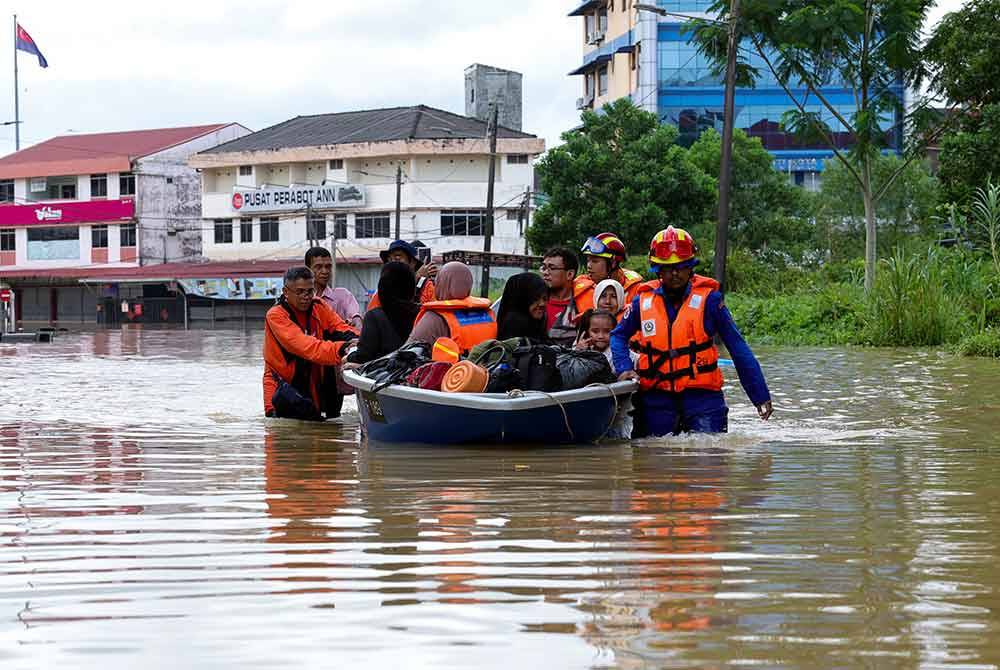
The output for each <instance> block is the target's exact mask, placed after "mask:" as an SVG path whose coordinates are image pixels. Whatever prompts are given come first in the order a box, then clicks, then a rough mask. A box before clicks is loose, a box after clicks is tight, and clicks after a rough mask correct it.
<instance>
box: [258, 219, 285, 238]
mask: <svg viewBox="0 0 1000 670" xmlns="http://www.w3.org/2000/svg"><path fill="white" fill-rule="evenodd" d="M279 232H280V231H279V229H278V217H276V216H262V217H260V241H261V242H277V241H278V239H279Z"/></svg>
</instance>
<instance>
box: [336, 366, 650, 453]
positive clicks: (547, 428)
mask: <svg viewBox="0 0 1000 670" xmlns="http://www.w3.org/2000/svg"><path fill="white" fill-rule="evenodd" d="M344 379H345V380H346V381H347V383H348V384H351V386H354V387H355V389H357V394H358V412H359V413H360V415H361V423H362V426H363V428H364V431H365V434H366V436H367V437H368V439H369V440H371V441H374V442H381V443H387V444H399V443H412V444H442V445H447V444H539V445H552V444H579V443H587V442H594V441H595V440H598V439H600V438H601V437H603V436H604V435H605V434H606V433H607V432H608V429H609V428H610V427H611V424H612V422H613V420H614V416H615V412H616V410H617V408H618V406H619V404H620V403H623V402H624V401H625V399H626V398H627V397H628V396H629V394H631V393H632V392H633V391H634V390H635V384H634V383H632V382H618V383H615V384H609V385H600V386H594V387H588V388H586V389H577V390H574V391H562V392H559V393H551V394H547V393H537V392H532V391H526V392H524V394H523V396H518V397H510V396H508V395H507V394H486V393H481V394H471V393H454V394H452V393H441V392H437V391H424V390H420V389H413V388H407V387H401V386H390V387H387V388H385V389H381V390H377V389H375V387H374V385H373V384H372V381H371V380H369V379H366V378H364V377H361V376H360V375H357V374H355V373H352V372H345V374H344Z"/></svg>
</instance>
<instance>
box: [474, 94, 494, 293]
mask: <svg viewBox="0 0 1000 670" xmlns="http://www.w3.org/2000/svg"><path fill="white" fill-rule="evenodd" d="M498 111H499V109H498V106H497V104H496V103H495V102H494V103H490V120H489V122H488V123H487V125H486V134H487V136H488V137H489V141H490V167H489V176H488V177H487V181H486V221H485V222H484V223H485V224H486V230H485V231H483V232H484V233H485V235H484V236H483V275H482V278H481V279H480V280H479V283H480V286H479V295H481V296H482V297H484V298H487V297H489V295H490V252H491V251H492V248H493V186H494V184H495V183H496V178H497V112H498Z"/></svg>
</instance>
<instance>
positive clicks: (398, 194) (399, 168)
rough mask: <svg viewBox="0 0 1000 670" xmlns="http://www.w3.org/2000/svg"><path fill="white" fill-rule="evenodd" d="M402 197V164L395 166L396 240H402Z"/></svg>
mask: <svg viewBox="0 0 1000 670" xmlns="http://www.w3.org/2000/svg"><path fill="white" fill-rule="evenodd" d="M402 195H403V164H402V163H399V164H397V165H396V239H397V240H399V239H402V237H401V232H400V225H399V219H400V209H401V208H400V204H401V201H402Z"/></svg>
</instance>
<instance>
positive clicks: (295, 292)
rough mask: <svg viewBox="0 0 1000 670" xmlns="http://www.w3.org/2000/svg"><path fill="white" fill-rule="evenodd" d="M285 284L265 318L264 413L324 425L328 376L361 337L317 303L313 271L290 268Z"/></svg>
mask: <svg viewBox="0 0 1000 670" xmlns="http://www.w3.org/2000/svg"><path fill="white" fill-rule="evenodd" d="M284 283H285V286H284V289H283V290H282V294H281V297H280V298H279V299H278V303H277V304H276V305H275V306H274V307H272V308H271V309H269V310H268V311H267V315H266V316H265V317H264V413H265V414H266V415H267V416H272V417H275V416H276V417H282V418H288V419H303V420H310V421H321V420H322V415H321V414H320V410H321V409H323V406H324V400H323V397H322V395H321V393H320V388H321V385H322V382H323V376H324V374H326V371H327V368H331V370H330V371H331V372H332V366H335V365H339V364H340V363H341V361H342V359H343V358H344V357H345V355H346V353H347V352H346V351H345V349H346V348H347V346H348V345H349V344H350V343H351V342H352V341H353V340H354V339H355V338H357V336H358V332H357V331H356V330H355V329H354V328H352V327H351V326H349V325H348V324H347V323H346V322H345V321H344V320H343V319H341V318H340V317H339V316H337V314H336V313H335V312H334V311H333V310H332V309H330V308H329V307H327V306H326V305H325V304H324V303H323V301H322V300H319V299H317V298H316V288H315V285H314V284H313V274H312V271H310V270H309V268H306V267H294V268H291V269H289V270H288V271H287V272H286V273H285V281H284Z"/></svg>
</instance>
